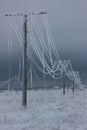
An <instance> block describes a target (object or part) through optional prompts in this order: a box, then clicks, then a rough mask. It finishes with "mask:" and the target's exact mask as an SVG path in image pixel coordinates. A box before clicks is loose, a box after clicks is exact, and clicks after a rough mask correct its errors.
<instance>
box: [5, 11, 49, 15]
mask: <svg viewBox="0 0 87 130" xmlns="http://www.w3.org/2000/svg"><path fill="white" fill-rule="evenodd" d="M42 14H47V12H46V11H41V12H29V13H28V12H27V11H25V12H21V13H19V12H18V13H16V14H5V15H4V16H23V15H24V16H26V15H27V16H28V15H42Z"/></svg>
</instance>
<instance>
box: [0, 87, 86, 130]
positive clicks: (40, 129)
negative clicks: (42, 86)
mask: <svg viewBox="0 0 87 130" xmlns="http://www.w3.org/2000/svg"><path fill="white" fill-rule="evenodd" d="M21 104H22V91H18V92H15V91H3V92H0V130H87V89H86V88H85V89H84V90H75V93H73V92H72V90H71V89H67V90H66V94H65V95H63V94H62V89H56V90H47V91H46V90H38V91H35V90H31V91H28V105H27V108H23V107H22V105H21Z"/></svg>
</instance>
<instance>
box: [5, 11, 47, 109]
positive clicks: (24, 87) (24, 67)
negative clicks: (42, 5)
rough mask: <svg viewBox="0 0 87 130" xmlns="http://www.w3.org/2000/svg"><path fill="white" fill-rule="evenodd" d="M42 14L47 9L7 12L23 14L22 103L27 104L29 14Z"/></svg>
mask: <svg viewBox="0 0 87 130" xmlns="http://www.w3.org/2000/svg"><path fill="white" fill-rule="evenodd" d="M30 14H31V15H42V14H47V13H46V12H45V11H42V12H39V13H38V12H36V13H34V12H31V13H28V12H25V13H17V14H5V16H23V20H24V21H23V29H24V43H23V45H24V56H23V87H22V105H23V106H25V107H26V106H27V21H28V20H27V18H28V15H30Z"/></svg>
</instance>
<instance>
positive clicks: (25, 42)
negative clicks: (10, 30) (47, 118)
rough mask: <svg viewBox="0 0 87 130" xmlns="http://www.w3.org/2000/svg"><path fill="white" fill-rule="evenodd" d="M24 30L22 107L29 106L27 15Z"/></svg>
mask: <svg viewBox="0 0 87 130" xmlns="http://www.w3.org/2000/svg"><path fill="white" fill-rule="evenodd" d="M23 20H24V23H23V29H24V57H23V95H22V98H23V99H22V105H23V106H25V107H26V105H27V14H26V15H23Z"/></svg>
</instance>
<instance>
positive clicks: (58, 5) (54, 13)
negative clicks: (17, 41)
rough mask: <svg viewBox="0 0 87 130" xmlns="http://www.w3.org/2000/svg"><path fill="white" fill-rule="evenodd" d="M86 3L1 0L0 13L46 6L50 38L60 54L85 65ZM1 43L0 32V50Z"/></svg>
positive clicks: (82, 0)
mask: <svg viewBox="0 0 87 130" xmlns="http://www.w3.org/2000/svg"><path fill="white" fill-rule="evenodd" d="M86 6H87V0H0V13H1V14H4V13H9V12H18V11H25V10H28V11H41V10H46V11H47V12H48V19H49V24H50V26H51V30H52V34H53V38H54V41H55V44H56V46H57V48H58V50H59V52H60V54H61V55H62V56H63V57H64V58H70V59H71V60H72V61H73V62H74V63H75V65H77V66H78V67H79V66H81V67H82V68H83V69H84V64H85V65H86V63H87V62H86V55H87V51H86V50H87V7H86ZM1 19H2V18H0V20H1ZM2 21H3V20H2ZM2 25H3V22H2V24H1V23H0V28H1V29H0V34H1V33H2ZM3 26H4V25H3ZM3 35H4V33H3ZM4 44H6V43H5V42H4V36H2V39H1V38H0V51H1V50H3V51H4ZM2 55H3V53H2ZM74 63H73V64H74ZM78 63H79V64H80V65H79V64H78ZM81 67H80V68H81ZM85 68H86V67H85Z"/></svg>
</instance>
